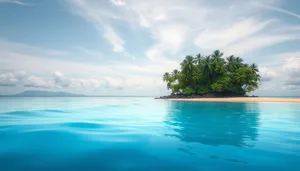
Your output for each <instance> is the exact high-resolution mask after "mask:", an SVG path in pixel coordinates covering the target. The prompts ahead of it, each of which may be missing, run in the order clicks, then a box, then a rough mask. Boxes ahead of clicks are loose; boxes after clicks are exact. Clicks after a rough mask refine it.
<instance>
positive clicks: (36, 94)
mask: <svg viewBox="0 0 300 171" xmlns="http://www.w3.org/2000/svg"><path fill="white" fill-rule="evenodd" d="M8 96H11V97H85V95H82V94H73V93H67V92H61V91H58V92H52V91H24V92H22V93H18V94H14V95H8Z"/></svg>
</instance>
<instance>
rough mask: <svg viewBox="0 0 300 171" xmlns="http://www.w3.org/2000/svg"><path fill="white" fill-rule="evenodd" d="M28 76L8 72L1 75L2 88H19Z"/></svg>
mask: <svg viewBox="0 0 300 171" xmlns="http://www.w3.org/2000/svg"><path fill="white" fill-rule="evenodd" d="M25 76H26V72H24V71H20V72H8V73H2V74H0V86H8V87H12V86H17V85H18V84H20V83H21V82H22V81H23V79H24V78H25Z"/></svg>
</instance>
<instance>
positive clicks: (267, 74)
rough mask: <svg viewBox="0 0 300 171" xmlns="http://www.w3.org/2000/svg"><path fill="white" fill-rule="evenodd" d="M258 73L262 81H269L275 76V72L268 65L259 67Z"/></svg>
mask: <svg viewBox="0 0 300 171" xmlns="http://www.w3.org/2000/svg"><path fill="white" fill-rule="evenodd" d="M259 75H260V76H261V81H262V82H268V81H271V80H272V79H274V78H276V76H277V74H276V72H275V71H273V70H272V69H270V68H268V67H261V68H259Z"/></svg>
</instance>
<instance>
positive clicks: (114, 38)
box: [104, 25, 124, 52]
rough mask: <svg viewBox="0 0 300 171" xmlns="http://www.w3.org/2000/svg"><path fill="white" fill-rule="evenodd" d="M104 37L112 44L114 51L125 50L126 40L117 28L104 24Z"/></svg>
mask: <svg viewBox="0 0 300 171" xmlns="http://www.w3.org/2000/svg"><path fill="white" fill-rule="evenodd" d="M104 37H105V38H106V39H107V40H108V42H109V43H110V44H111V45H112V47H113V51H115V52H123V51H124V40H123V39H121V38H120V36H119V35H118V34H117V33H116V32H115V30H114V29H113V28H112V27H111V26H109V25H105V26H104Z"/></svg>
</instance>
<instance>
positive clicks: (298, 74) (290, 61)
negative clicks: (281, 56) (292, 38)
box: [283, 54, 300, 89]
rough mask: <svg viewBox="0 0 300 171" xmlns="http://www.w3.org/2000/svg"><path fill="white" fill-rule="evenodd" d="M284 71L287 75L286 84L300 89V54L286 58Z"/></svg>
mask: <svg viewBox="0 0 300 171" xmlns="http://www.w3.org/2000/svg"><path fill="white" fill-rule="evenodd" d="M283 73H284V74H285V75H286V80H285V84H286V85H287V86H290V88H293V89H295V88H299V89H300V55H299V54H295V55H294V56H291V57H289V58H287V59H286V60H285V64H284V65H283Z"/></svg>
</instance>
